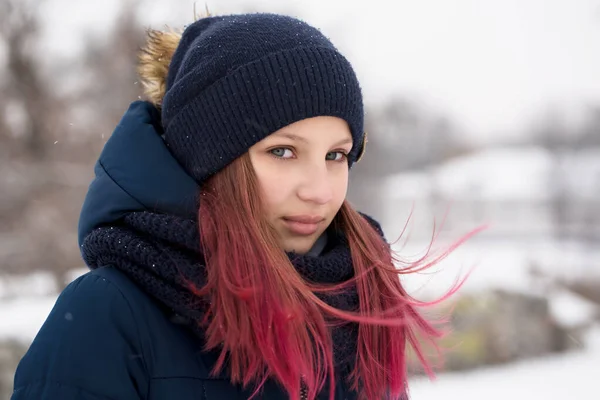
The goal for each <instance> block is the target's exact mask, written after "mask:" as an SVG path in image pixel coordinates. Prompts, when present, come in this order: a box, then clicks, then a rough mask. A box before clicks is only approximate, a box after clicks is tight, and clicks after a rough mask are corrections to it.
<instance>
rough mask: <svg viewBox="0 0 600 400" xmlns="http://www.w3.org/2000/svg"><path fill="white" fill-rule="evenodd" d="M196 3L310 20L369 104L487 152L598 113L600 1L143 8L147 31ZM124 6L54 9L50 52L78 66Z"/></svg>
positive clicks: (411, 0)
mask: <svg viewBox="0 0 600 400" xmlns="http://www.w3.org/2000/svg"><path fill="white" fill-rule="evenodd" d="M194 3H196V9H197V10H198V11H200V10H203V9H204V6H205V4H206V5H207V6H208V7H209V9H210V10H211V11H212V12H213V13H217V14H225V13H234V12H240V11H249V10H253V11H273V12H282V13H287V14H291V15H295V16H297V17H300V18H302V19H305V20H306V21H307V22H309V23H311V24H314V25H315V26H317V27H319V28H320V29H321V30H322V31H323V32H324V33H325V34H326V35H327V36H328V37H329V38H330V39H331V40H332V41H333V42H334V43H335V44H336V46H337V47H338V48H339V49H340V50H341V51H342V52H343V53H344V54H345V55H346V57H347V58H348V59H349V60H350V61H351V62H352V64H353V65H354V68H355V70H356V72H357V75H358V77H359V79H360V81H361V85H362V87H363V90H364V96H365V102H366V103H367V104H374V103H377V102H381V101H385V100H387V99H389V98H390V97H391V96H400V97H406V98H409V99H411V100H413V101H415V102H416V103H417V104H418V105H421V106H423V107H425V108H427V109H428V110H431V112H432V113H433V114H442V115H447V116H448V117H450V118H451V119H452V120H454V121H455V122H456V123H457V124H458V126H460V127H461V129H462V131H463V132H464V134H465V135H467V136H468V138H469V139H470V140H473V141H475V142H479V143H493V142H498V141H504V140H513V139H515V138H519V137H520V136H521V135H522V134H523V133H522V131H523V130H524V129H526V128H527V126H528V125H529V124H531V121H532V120H533V119H534V118H536V117H537V116H539V115H541V114H542V113H543V112H546V111H547V110H557V109H560V110H565V111H566V112H567V113H568V114H567V115H568V116H569V118H574V119H576V118H578V117H579V116H580V115H581V113H582V112H583V111H585V109H586V107H589V106H592V105H594V104H600V77H599V76H598V71H600V0H452V1H448V0H395V1H389V0H369V1H355V0H255V1H252V2H248V1H246V0H219V1H214V0H212V1H207V2H200V1H197V2H194V1H193V0H176V1H174V0H171V1H166V0H145V1H143V4H144V7H143V9H142V12H141V13H140V20H141V21H142V23H144V24H145V25H146V26H151V27H153V28H156V29H160V28H161V27H164V25H165V24H170V25H174V26H180V25H183V24H185V23H188V22H190V20H191V17H192V15H193V9H194ZM120 4H122V1H120V0H105V1H104V2H103V3H102V6H100V2H73V1H71V0H47V3H46V4H45V5H44V6H43V8H42V9H41V12H42V15H43V16H44V22H45V25H44V26H45V31H44V37H45V43H46V44H45V49H47V51H48V52H51V53H52V54H56V55H57V56H64V57H76V56H77V54H78V51H79V50H81V48H82V46H83V42H82V40H81V38H82V37H83V35H89V34H92V35H93V34H96V35H97V34H100V35H101V33H102V32H103V31H105V30H106V29H107V28H109V27H110V26H111V24H112V23H113V22H114V15H115V13H116V11H117V10H118V8H119V6H120Z"/></svg>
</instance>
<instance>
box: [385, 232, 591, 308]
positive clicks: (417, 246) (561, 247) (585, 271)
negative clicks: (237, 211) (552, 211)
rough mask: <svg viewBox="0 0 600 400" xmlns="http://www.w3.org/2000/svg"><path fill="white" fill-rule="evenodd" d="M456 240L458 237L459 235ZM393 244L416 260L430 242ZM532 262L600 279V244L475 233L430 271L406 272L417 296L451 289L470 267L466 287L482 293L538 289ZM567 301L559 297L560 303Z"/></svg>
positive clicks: (548, 270) (552, 271)
mask: <svg viewBox="0 0 600 400" xmlns="http://www.w3.org/2000/svg"><path fill="white" fill-rule="evenodd" d="M451 239H457V237H454V235H453V236H452V237H451ZM451 241H452V240H450V239H449V238H448V237H443V238H441V239H440V240H439V243H436V244H435V245H434V247H433V249H434V250H433V253H435V252H436V251H437V252H438V253H439V252H441V251H442V250H444V249H445V248H446V247H447V246H449V244H450V242H451ZM401 244H402V243H398V244H397V245H395V246H393V248H394V250H395V251H396V252H397V253H399V254H400V255H401V256H403V259H406V260H409V261H414V260H416V259H417V258H418V257H419V256H422V255H424V253H425V250H426V248H427V243H424V242H420V241H414V243H411V241H410V240H409V242H408V244H407V245H405V246H404V248H402V246H401ZM532 267H535V268H536V269H539V270H540V271H542V272H543V273H545V274H547V275H549V276H553V277H561V278H563V279H569V280H570V279H598V280H600V248H599V247H598V246H594V245H592V244H590V245H586V244H582V243H575V242H570V241H559V240H550V239H529V240H522V241H520V240H518V239H512V240H486V239H485V232H484V233H482V234H481V238H479V237H477V236H476V237H474V238H472V239H470V240H468V241H467V242H465V243H464V244H463V245H461V246H460V247H458V248H456V249H455V250H454V251H453V252H452V253H451V254H450V255H449V256H448V257H447V258H445V259H443V260H442V261H440V263H439V264H437V265H435V266H434V267H432V268H431V269H430V270H427V271H424V272H422V273H416V274H410V275H404V276H403V282H404V284H405V286H406V287H407V289H408V290H410V291H411V292H414V294H415V295H421V296H430V295H434V296H437V295H440V294H442V293H445V292H446V291H447V290H448V289H450V287H451V286H452V284H453V283H454V282H456V281H457V280H459V279H461V278H463V277H464V276H465V275H466V273H467V272H468V271H469V270H472V271H471V274H470V275H469V277H468V279H467V281H466V283H465V284H464V286H463V287H462V288H461V292H463V293H469V292H480V291H484V290H489V289H505V290H512V291H520V292H523V293H532V292H535V291H540V290H542V289H543V287H542V285H541V283H540V282H538V280H536V278H534V276H532V274H531V273H530V270H531V268H532ZM560 303H565V302H564V300H562V299H558V300H557V303H556V304H560Z"/></svg>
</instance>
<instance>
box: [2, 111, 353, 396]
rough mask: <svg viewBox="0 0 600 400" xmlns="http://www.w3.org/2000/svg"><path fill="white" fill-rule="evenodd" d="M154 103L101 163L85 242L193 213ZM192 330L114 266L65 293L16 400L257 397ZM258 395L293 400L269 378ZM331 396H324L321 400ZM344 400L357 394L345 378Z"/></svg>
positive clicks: (34, 348) (83, 227)
mask: <svg viewBox="0 0 600 400" xmlns="http://www.w3.org/2000/svg"><path fill="white" fill-rule="evenodd" d="M157 118H158V115H157V114H156V110H155V109H154V108H153V107H152V106H150V105H149V104H148V103H146V102H141V101H137V102H134V103H132V105H131V106H130V108H129V110H128V111H127V112H126V113H125V115H124V116H123V119H122V120H121V122H120V124H119V125H118V126H117V128H116V129H115V132H114V133H113V135H112V136H111V138H110V139H109V140H108V142H107V143H106V145H105V148H104V150H103V152H102V154H101V155H100V158H99V160H98V162H97V164H96V166H95V174H96V177H95V179H94V180H93V182H92V183H91V185H90V187H89V191H88V195H87V197H86V200H85V203H84V205H83V209H82V212H81V218H80V225H79V241H80V244H81V242H82V241H83V239H84V238H85V236H86V235H87V234H88V233H89V232H90V231H91V230H93V229H94V228H95V227H98V226H100V225H102V224H107V223H110V222H113V221H115V220H117V219H119V218H121V217H122V216H123V215H125V214H126V213H128V212H131V211H141V210H152V211H156V210H160V211H162V212H168V213H173V214H176V215H182V216H190V215H192V214H193V213H194V212H195V211H196V210H195V209H194V207H195V200H194V199H195V198H196V194H197V191H198V187H197V184H196V182H195V181H193V180H192V179H191V178H190V177H189V176H188V175H187V174H186V173H185V172H184V171H183V170H182V169H181V167H180V166H179V164H178V163H177V162H176V161H175V159H174V158H173V157H172V156H171V154H170V153H169V150H168V148H167V147H166V146H165V145H164V143H163V140H162V138H161V136H160V127H159V126H155V125H154V121H156V120H157ZM216 357H217V355H216V354H215V353H206V352H203V351H202V350H201V344H200V343H199V341H198V339H197V337H196V336H194V335H193V334H192V333H191V332H190V331H189V330H188V328H185V327H184V326H183V325H182V324H181V323H180V322H179V321H178V320H177V318H176V317H174V316H173V315H172V314H170V313H169V310H165V309H164V307H162V306H161V305H160V304H159V303H157V302H156V301H155V300H154V299H153V298H151V297H150V296H149V295H147V294H146V293H145V292H144V291H142V290H141V289H140V288H139V287H138V286H137V285H136V284H135V283H134V282H133V281H131V280H130V279H129V278H128V277H127V276H126V275H124V274H123V273H122V272H120V271H119V270H117V269H116V268H114V267H113V266H110V265H106V266H104V267H101V268H98V269H95V270H93V271H90V272H89V273H87V274H85V275H83V276H81V277H79V278H78V279H76V280H75V281H73V282H72V283H71V284H69V285H68V286H67V288H66V289H65V290H64V291H63V292H62V293H61V294H60V296H59V297H58V300H57V301H56V304H55V306H54V308H53V309H52V311H51V312H50V314H49V315H48V317H47V319H46V321H45V323H44V324H43V326H42V328H41V329H40V331H39V333H38V334H37V336H36V337H35V339H34V341H33V343H32V344H31V346H30V348H29V350H28V351H27V353H26V354H25V356H24V357H23V359H22V360H21V362H20V363H19V366H18V368H17V370H16V374H15V381H14V393H13V395H12V400H25V399H27V400H33V399H36V400H70V399H73V400H74V399H78V400H79V399H80V400H135V399H144V400H204V399H205V400H236V399H240V400H241V399H248V398H249V397H250V394H251V391H250V390H249V389H248V390H243V389H242V388H241V387H240V386H238V385H233V384H231V383H230V381H229V380H228V379H227V376H226V375H225V373H226V372H223V373H221V375H219V376H216V377H211V376H210V371H211V369H212V367H213V365H214V363H215V361H216ZM258 398H259V399H272V400H279V399H281V400H283V399H287V398H288V396H287V394H286V392H285V391H284V390H283V389H282V388H281V387H279V385H277V384H276V383H275V382H274V381H267V383H266V384H265V387H264V391H263V392H262V395H261V396H259V397H258ZM321 398H322V399H325V398H327V395H326V394H323V395H322V396H321ZM335 398H336V400H342V399H353V398H354V394H351V392H350V391H349V390H348V388H347V387H346V385H345V384H344V383H343V382H341V381H338V382H337V386H336V397H335Z"/></svg>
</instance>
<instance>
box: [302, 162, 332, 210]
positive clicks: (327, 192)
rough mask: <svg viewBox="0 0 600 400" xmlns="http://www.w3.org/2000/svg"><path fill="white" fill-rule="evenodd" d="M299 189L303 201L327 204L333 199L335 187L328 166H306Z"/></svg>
mask: <svg viewBox="0 0 600 400" xmlns="http://www.w3.org/2000/svg"><path fill="white" fill-rule="evenodd" d="M305 168H306V169H305V171H303V176H302V178H303V179H302V181H301V184H300V186H299V187H298V197H299V198H300V200H302V201H306V202H311V203H316V204H319V205H322V204H327V203H328V202H330V201H331V200H332V199H333V187H332V182H331V177H330V174H329V171H328V168H327V165H326V164H325V165H311V166H306V167H305Z"/></svg>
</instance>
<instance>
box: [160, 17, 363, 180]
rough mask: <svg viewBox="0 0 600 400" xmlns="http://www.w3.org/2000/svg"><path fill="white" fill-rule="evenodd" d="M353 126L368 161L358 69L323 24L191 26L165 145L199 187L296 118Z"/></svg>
mask: <svg viewBox="0 0 600 400" xmlns="http://www.w3.org/2000/svg"><path fill="white" fill-rule="evenodd" d="M321 115H327V116H335V117H339V118H342V119H344V120H346V122H347V123H348V125H349V127H350V131H351V133H352V138H353V140H354V145H353V148H352V151H351V152H350V154H349V157H348V159H349V161H348V162H349V166H351V165H352V163H353V162H354V161H356V159H357V158H359V156H360V155H361V153H362V151H363V147H364V143H363V139H364V133H363V118H364V114H363V102H362V94H361V89H360V86H359V83H358V80H357V78H356V75H355V73H354V71H353V69H352V66H351V65H350V63H349V62H348V60H347V59H346V58H344V57H343V56H342V55H341V54H340V53H339V52H338V50H337V49H336V48H335V47H334V46H333V44H332V43H331V42H330V41H329V40H328V39H327V38H326V37H325V36H324V35H323V34H322V33H321V32H320V31H319V30H317V29H316V28H314V27H312V26H310V25H308V24H306V23H305V22H302V21H300V20H297V19H295V18H292V17H288V16H283V15H276V14H262V13H261V14H243V15H230V16H216V17H207V18H203V19H200V20H198V21H196V22H194V23H193V24H191V25H189V26H188V27H186V29H185V30H184V32H183V34H182V36H181V39H180V42H179V44H178V46H177V49H176V50H175V53H174V54H173V57H172V59H171V63H170V65H169V71H168V75H167V82H166V92H165V95H164V98H163V102H162V125H163V127H164V131H165V141H166V143H167V145H168V146H169V148H170V150H171V152H172V153H173V155H174V156H175V158H177V160H178V161H179V162H180V163H181V164H182V165H183V167H184V168H185V169H186V170H187V172H188V173H189V174H190V175H192V177H194V179H196V180H197V181H198V182H203V181H204V180H205V179H206V178H208V177H209V176H211V175H213V174H214V173H216V172H218V171H219V170H221V169H222V168H224V167H225V166H226V165H228V164H229V163H231V162H232V161H233V160H235V159H236V158H237V157H239V156H240V155H242V154H244V153H245V152H247V151H248V149H249V148H250V147H251V146H253V145H254V144H256V143H257V142H259V141H260V140H262V139H264V138H265V137H266V136H268V135H269V134H271V133H273V132H275V131H277V130H278V129H280V128H282V127H284V126H286V125H289V124H291V123H293V122H296V121H299V120H302V119H305V118H310V117H315V116H321Z"/></svg>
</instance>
